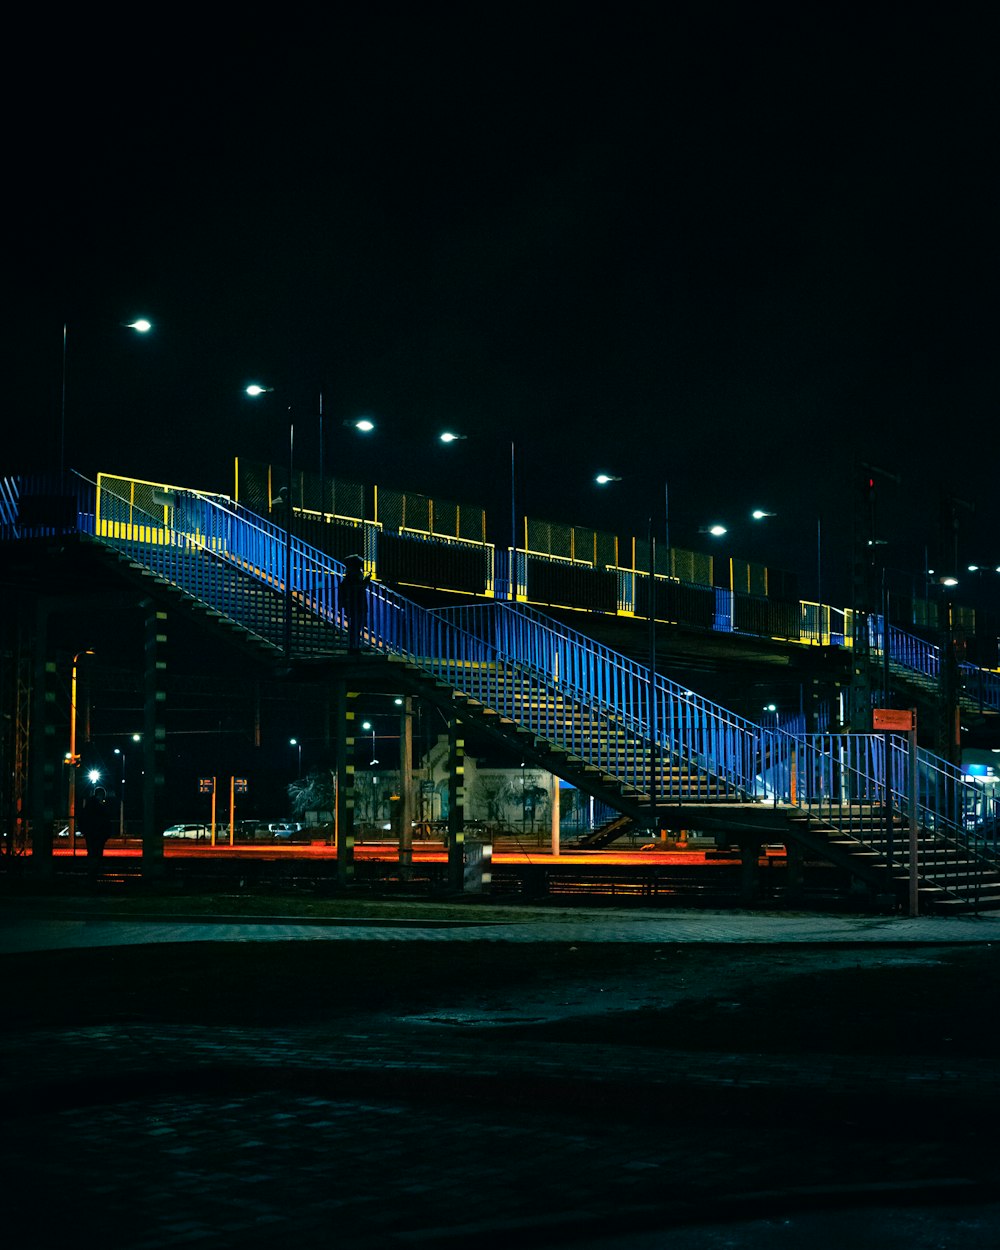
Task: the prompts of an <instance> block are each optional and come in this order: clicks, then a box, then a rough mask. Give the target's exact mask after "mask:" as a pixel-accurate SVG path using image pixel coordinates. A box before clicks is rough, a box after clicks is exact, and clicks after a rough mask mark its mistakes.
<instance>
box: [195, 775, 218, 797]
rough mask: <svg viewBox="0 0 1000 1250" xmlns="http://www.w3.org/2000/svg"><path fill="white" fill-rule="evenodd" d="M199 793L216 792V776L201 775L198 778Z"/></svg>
mask: <svg viewBox="0 0 1000 1250" xmlns="http://www.w3.org/2000/svg"><path fill="white" fill-rule="evenodd" d="M198 793H199V794H214V793H215V778H214V777H199V778H198Z"/></svg>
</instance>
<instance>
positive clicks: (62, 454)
mask: <svg viewBox="0 0 1000 1250" xmlns="http://www.w3.org/2000/svg"><path fill="white" fill-rule="evenodd" d="M122 325H123V327H124V328H125V329H126V330H135V332H136V333H137V334H148V333H149V332H150V330H152V328H153V323H152V322H151V321H150V320H149V318H148V317H136V319H135V321H124V322H122ZM68 340H69V322H68V321H64V322H63V332H62V397H61V401H60V407H59V480H60V481H62V477H63V474H64V472H65V470H66V348H67V344H68Z"/></svg>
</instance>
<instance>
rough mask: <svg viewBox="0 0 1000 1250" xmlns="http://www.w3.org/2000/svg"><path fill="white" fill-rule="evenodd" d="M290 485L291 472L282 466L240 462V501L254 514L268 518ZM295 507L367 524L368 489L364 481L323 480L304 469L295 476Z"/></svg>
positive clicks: (246, 461)
mask: <svg viewBox="0 0 1000 1250" xmlns="http://www.w3.org/2000/svg"><path fill="white" fill-rule="evenodd" d="M287 486H288V470H287V469H285V468H282V467H281V466H280V465H271V464H256V463H254V462H253V461H248V460H240V461H238V463H237V466H236V492H237V500H238V502H239V503H241V504H242V505H243V506H244V507H245V508H249V509H250V511H251V512H257V513H259V514H260V515H261V516H266V515H267V514H268V513H269V512H271V511H272V509H273V508H274V507H275V501H276V500H277V498H278V496H279V494H280V493H281V492H282V491H284V490H285V489H286V487H287ZM278 506H279V507H280V506H281V505H280V504H279V505H278ZM292 506H293V507H294V508H296V509H298V510H299V511H302V512H315V513H316V514H317V515H323V516H333V517H342V518H344V519H345V520H348V521H363V520H365V488H364V486H363V485H362V484H361V483H360V482H349V481H346V480H344V479H342V478H335V477H324V478H322V479H321V478H320V476H319V474H318V473H313V472H312V471H311V470H303V471H301V472H298V473H295V474H293V476H292Z"/></svg>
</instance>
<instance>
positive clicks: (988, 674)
mask: <svg viewBox="0 0 1000 1250" xmlns="http://www.w3.org/2000/svg"><path fill="white" fill-rule="evenodd" d="M883 625H884V620H883V617H881V616H872V617H870V618H869V636H870V639H871V646H872V649H873V650H874V651H876V652H878V653H880V654H881V653H882V648H883V645H884V642H883V639H884V632H883ZM889 662H890V663H891V664H895V665H897V666H898V667H900V668H904V669H906V670H907V671H908V672H910V673H916V674H918V675H919V676H921V677H925V678H927V679H928V680H930V681H935V682H937V681H940V679H941V648H940V647H938V646H936V645H935V644H934V643H932V642H927V641H926V640H925V639H923V638H917V637H915V636H914V635H913V634H908V633H907V632H906V631H905V630H902V629H899V628H898V627H897V626H895V625H890V626H889ZM957 667H958V674H959V680H960V681H961V683H962V686H963V690H964V697H965V698H966V699H967V700H969V701H970V702H972V703H976V702H978V703H979V706H980V708H982V709H984V710H989V711H992V712H1000V673H995V672H993V671H992V670H990V669H984V668H979V667H977V666H976V665H975V664H959V665H958V666H957Z"/></svg>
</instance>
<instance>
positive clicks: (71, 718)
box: [66, 648, 94, 855]
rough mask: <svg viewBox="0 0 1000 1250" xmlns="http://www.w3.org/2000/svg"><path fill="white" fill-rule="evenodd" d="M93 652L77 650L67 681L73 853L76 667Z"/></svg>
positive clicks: (76, 763) (77, 763) (72, 844)
mask: <svg viewBox="0 0 1000 1250" xmlns="http://www.w3.org/2000/svg"><path fill="white" fill-rule="evenodd" d="M93 654H94V653H93V651H92V650H90V648H88V649H87V650H86V651H78V652H77V653H76V655H74V656H73V670H72V674H71V676H70V683H69V755H67V757H66V763H67V764H69V804H68V806H69V813H68V815H69V821H68V823H69V841H70V847H71V850H72V853H73V854H74V855H75V854H76V770H77V768H78V767H79V766H80V756H79V755H78V754H77V750H76V668H77V664H78V663H79V660H80V656H81V655H93Z"/></svg>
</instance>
